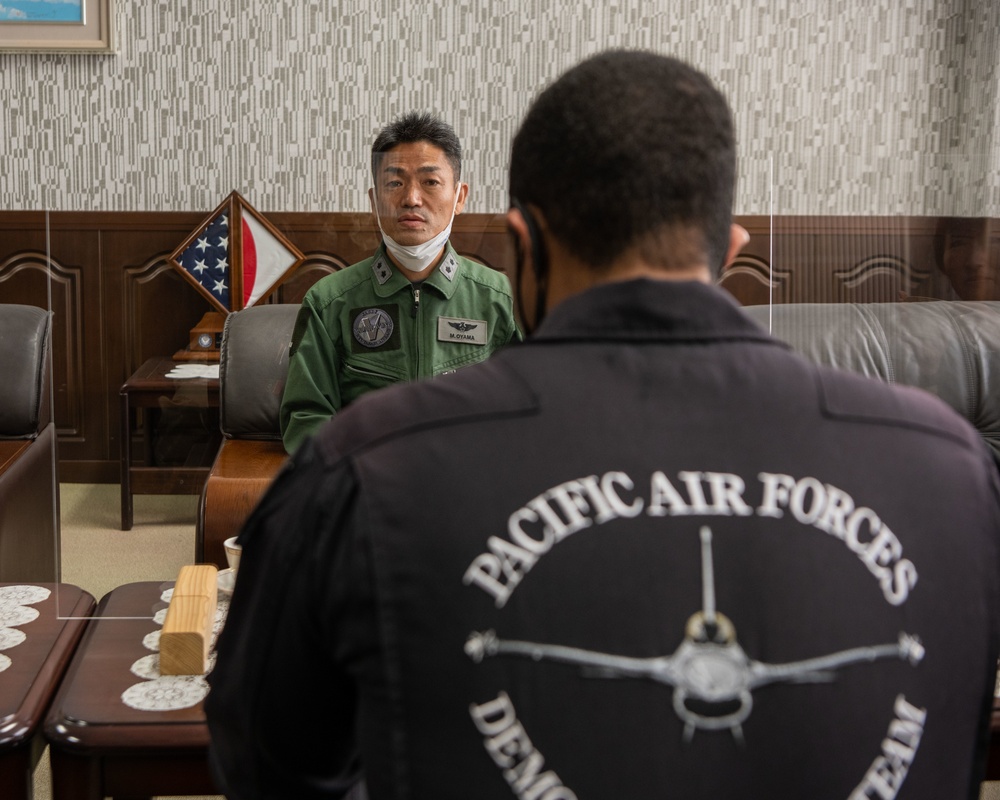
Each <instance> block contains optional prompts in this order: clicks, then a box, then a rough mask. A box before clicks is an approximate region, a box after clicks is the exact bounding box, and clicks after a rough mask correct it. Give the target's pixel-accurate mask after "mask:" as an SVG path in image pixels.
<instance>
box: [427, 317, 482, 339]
mask: <svg viewBox="0 0 1000 800" xmlns="http://www.w3.org/2000/svg"><path fill="white" fill-rule="evenodd" d="M438 341H439V342H464V343H465V344H478V345H484V344H486V343H487V342H488V341H489V326H488V324H487V322H486V320H484V319H458V318H457V317H438Z"/></svg>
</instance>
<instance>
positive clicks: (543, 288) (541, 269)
mask: <svg viewBox="0 0 1000 800" xmlns="http://www.w3.org/2000/svg"><path fill="white" fill-rule="evenodd" d="M511 206H512V207H514V208H516V209H517V210H518V211H520V212H521V216H522V217H524V221H525V224H526V225H527V226H528V239H529V240H530V241H531V267H532V272H534V273H535V318H534V320H532V325H531V328H530V330H526V331H525V332H526V333H532V332H534V331H535V330H537V328H538V326H539V325H540V324H541V322H542V319H543V318H544V316H545V300H546V296H547V293H548V285H549V254H548V251H547V250H546V249H545V240H544V239H542V235H541V232H540V231H539V230H538V223H537V222H536V221H535V217H534V215H532V213H531V212H530V211H528V209H526V208H525V207H524V206H523V205H521V204H520V203H519V202H518V201H517V200H516V199H513V198H512V199H511ZM515 247H516V249H517V260H518V264H517V304H518V307H519V308H521V310H522V311H523V310H524V303H523V301H522V294H521V285H522V275H523V273H524V261H525V258H524V252H523V251H522V249H521V243H520V240H518V239H515ZM524 322H525V327H527V320H524Z"/></svg>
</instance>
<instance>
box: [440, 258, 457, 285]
mask: <svg viewBox="0 0 1000 800" xmlns="http://www.w3.org/2000/svg"><path fill="white" fill-rule="evenodd" d="M440 270H441V274H442V275H444V276H445V277H446V278H447V279H448V280H450V281H453V280H455V275H456V274H457V273H458V259H456V258H455V256H454V255H452V254H451V253H448V255H446V256H445V257H444V261H442V262H441V266H440Z"/></svg>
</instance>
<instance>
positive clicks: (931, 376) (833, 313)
mask: <svg viewBox="0 0 1000 800" xmlns="http://www.w3.org/2000/svg"><path fill="white" fill-rule="evenodd" d="M744 311H745V312H746V313H747V314H748V315H750V316H751V317H752V318H753V319H755V320H756V321H757V322H758V323H760V324H761V325H763V326H764V327H765V328H768V327H769V325H772V326H773V327H771V328H770V329H771V332H772V333H773V334H774V335H775V336H777V337H778V338H779V339H783V340H784V341H786V342H788V343H789V344H790V345H791V346H792V347H793V348H794V349H795V350H797V351H798V352H800V353H802V354H803V355H805V356H807V357H808V358H809V359H811V360H812V361H815V362H818V363H821V364H829V365H831V366H834V367H841V368H843V369H849V370H853V371H854V372H860V373H862V374H864V375H869V376H871V377H874V378H879V379H881V380H883V381H886V382H888V383H900V384H904V385H907V386H917V387H919V388H921V389H925V390H927V391H929V392H931V393H933V394H936V395H937V396H938V397H940V398H941V399H942V400H944V401H945V402H946V403H947V404H948V405H950V406H951V407H952V408H953V409H955V411H957V412H958V413H959V414H961V415H962V416H963V417H965V418H966V419H967V420H968V421H969V422H970V423H972V425H973V426H974V427H975V428H976V429H977V430H978V431H979V433H980V434H981V435H982V437H983V439H984V440H985V442H986V444H987V445H988V446H989V447H990V449H991V450H992V452H993V457H994V459H996V461H997V464H998V465H1000V301H988V302H966V301H937V302H913V303H867V304H852V303H842V304H841V303H836V304H835V303H790V304H787V305H775V306H771V307H768V306H749V307H747V308H745V309H744Z"/></svg>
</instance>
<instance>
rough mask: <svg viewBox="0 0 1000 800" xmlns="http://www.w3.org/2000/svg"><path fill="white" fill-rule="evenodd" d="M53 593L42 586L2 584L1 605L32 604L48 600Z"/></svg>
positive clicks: (0, 589) (0, 591)
mask: <svg viewBox="0 0 1000 800" xmlns="http://www.w3.org/2000/svg"><path fill="white" fill-rule="evenodd" d="M51 594H52V592H51V591H49V590H48V589H46V588H44V587H42V586H26V585H25V586H0V605H6V604H8V603H9V604H11V605H15V606H30V605H34V604H35V603H41V602H42V601H43V600H48V599H49V595H51Z"/></svg>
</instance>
